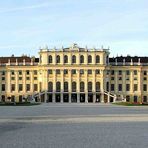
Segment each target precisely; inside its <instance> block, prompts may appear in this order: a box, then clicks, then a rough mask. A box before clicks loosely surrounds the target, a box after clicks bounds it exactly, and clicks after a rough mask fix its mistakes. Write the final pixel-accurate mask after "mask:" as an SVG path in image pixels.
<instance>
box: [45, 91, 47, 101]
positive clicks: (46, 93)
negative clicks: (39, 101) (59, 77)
mask: <svg viewBox="0 0 148 148" xmlns="http://www.w3.org/2000/svg"><path fill="white" fill-rule="evenodd" d="M47 97H48V96H47V91H45V103H46V102H47Z"/></svg>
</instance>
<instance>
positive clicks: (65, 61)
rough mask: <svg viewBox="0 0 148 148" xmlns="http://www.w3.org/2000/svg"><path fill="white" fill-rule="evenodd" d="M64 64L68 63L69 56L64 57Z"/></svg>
mask: <svg viewBox="0 0 148 148" xmlns="http://www.w3.org/2000/svg"><path fill="white" fill-rule="evenodd" d="M64 63H68V56H67V55H65V56H64Z"/></svg>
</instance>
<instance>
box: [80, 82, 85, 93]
mask: <svg viewBox="0 0 148 148" xmlns="http://www.w3.org/2000/svg"><path fill="white" fill-rule="evenodd" d="M84 88H85V86H84V82H80V92H84Z"/></svg>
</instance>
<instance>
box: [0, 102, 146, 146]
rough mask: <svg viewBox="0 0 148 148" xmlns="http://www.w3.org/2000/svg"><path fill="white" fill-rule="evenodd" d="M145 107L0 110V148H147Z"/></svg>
mask: <svg viewBox="0 0 148 148" xmlns="http://www.w3.org/2000/svg"><path fill="white" fill-rule="evenodd" d="M147 139H148V107H146V106H145V107H123V106H114V105H109V104H99V105H96V104H42V105H39V106H28V107H24V106H21V107H0V148H102V147H103V148H112V147H113V148H119V147H120V148H146V147H148V140H147Z"/></svg>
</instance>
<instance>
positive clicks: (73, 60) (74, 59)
mask: <svg viewBox="0 0 148 148" xmlns="http://www.w3.org/2000/svg"><path fill="white" fill-rule="evenodd" d="M72 63H76V56H75V55H73V56H72Z"/></svg>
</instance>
